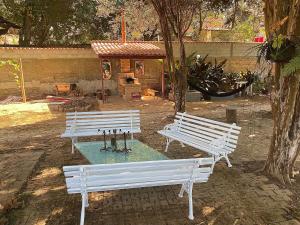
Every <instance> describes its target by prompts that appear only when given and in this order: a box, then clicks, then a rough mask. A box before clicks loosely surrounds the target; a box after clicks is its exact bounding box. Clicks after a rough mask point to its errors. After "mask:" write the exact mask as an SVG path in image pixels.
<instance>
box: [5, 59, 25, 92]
mask: <svg viewBox="0 0 300 225" xmlns="http://www.w3.org/2000/svg"><path fill="white" fill-rule="evenodd" d="M3 66H10V67H12V70H11V71H10V74H11V75H12V76H13V77H14V80H15V81H16V83H17V85H18V87H19V88H20V87H21V77H20V72H21V66H20V64H19V62H18V61H16V60H12V59H9V60H0V68H1V67H3Z"/></svg>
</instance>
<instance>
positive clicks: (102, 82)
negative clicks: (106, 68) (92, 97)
mask: <svg viewBox="0 0 300 225" xmlns="http://www.w3.org/2000/svg"><path fill="white" fill-rule="evenodd" d="M99 59H100V76H101V86H102V87H101V89H102V90H101V92H102V102H103V103H104V78H103V68H102V58H99Z"/></svg>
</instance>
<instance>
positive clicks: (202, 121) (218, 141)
mask: <svg viewBox="0 0 300 225" xmlns="http://www.w3.org/2000/svg"><path fill="white" fill-rule="evenodd" d="M240 130H241V127H239V126H237V125H236V124H235V123H233V124H227V123H223V122H219V121H215V120H210V119H206V118H202V117H198V116H193V115H189V114H187V113H177V114H176V116H175V120H174V123H172V124H168V125H167V126H165V128H164V129H163V130H160V131H158V133H159V134H161V135H163V136H165V137H166V139H167V143H166V149H165V151H167V150H168V147H169V144H170V143H171V142H172V141H179V142H180V143H181V145H182V146H183V147H184V144H186V145H189V146H191V147H194V148H196V149H199V150H202V151H205V152H207V153H208V154H209V155H212V156H213V157H214V159H215V162H217V161H219V160H220V159H222V158H225V159H226V161H227V164H228V166H229V167H231V166H232V165H231V163H230V161H229V158H228V154H229V153H232V152H233V151H234V150H235V148H236V146H237V140H238V135H239V133H240Z"/></svg>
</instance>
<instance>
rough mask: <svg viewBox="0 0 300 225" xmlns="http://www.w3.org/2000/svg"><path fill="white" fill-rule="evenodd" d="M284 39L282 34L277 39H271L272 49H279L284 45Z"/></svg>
mask: <svg viewBox="0 0 300 225" xmlns="http://www.w3.org/2000/svg"><path fill="white" fill-rule="evenodd" d="M284 39H285V38H284V36H283V35H282V34H279V35H278V36H277V37H275V38H274V39H273V43H272V48H274V49H280V48H281V46H282V45H283V43H284Z"/></svg>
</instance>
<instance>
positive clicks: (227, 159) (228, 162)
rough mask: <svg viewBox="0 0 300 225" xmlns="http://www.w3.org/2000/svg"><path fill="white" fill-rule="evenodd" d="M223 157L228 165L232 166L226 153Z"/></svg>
mask: <svg viewBox="0 0 300 225" xmlns="http://www.w3.org/2000/svg"><path fill="white" fill-rule="evenodd" d="M224 158H225V159H226V162H227V165H228V167H232V165H231V163H230V161H229V158H228V155H227V154H225V156H224Z"/></svg>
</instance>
